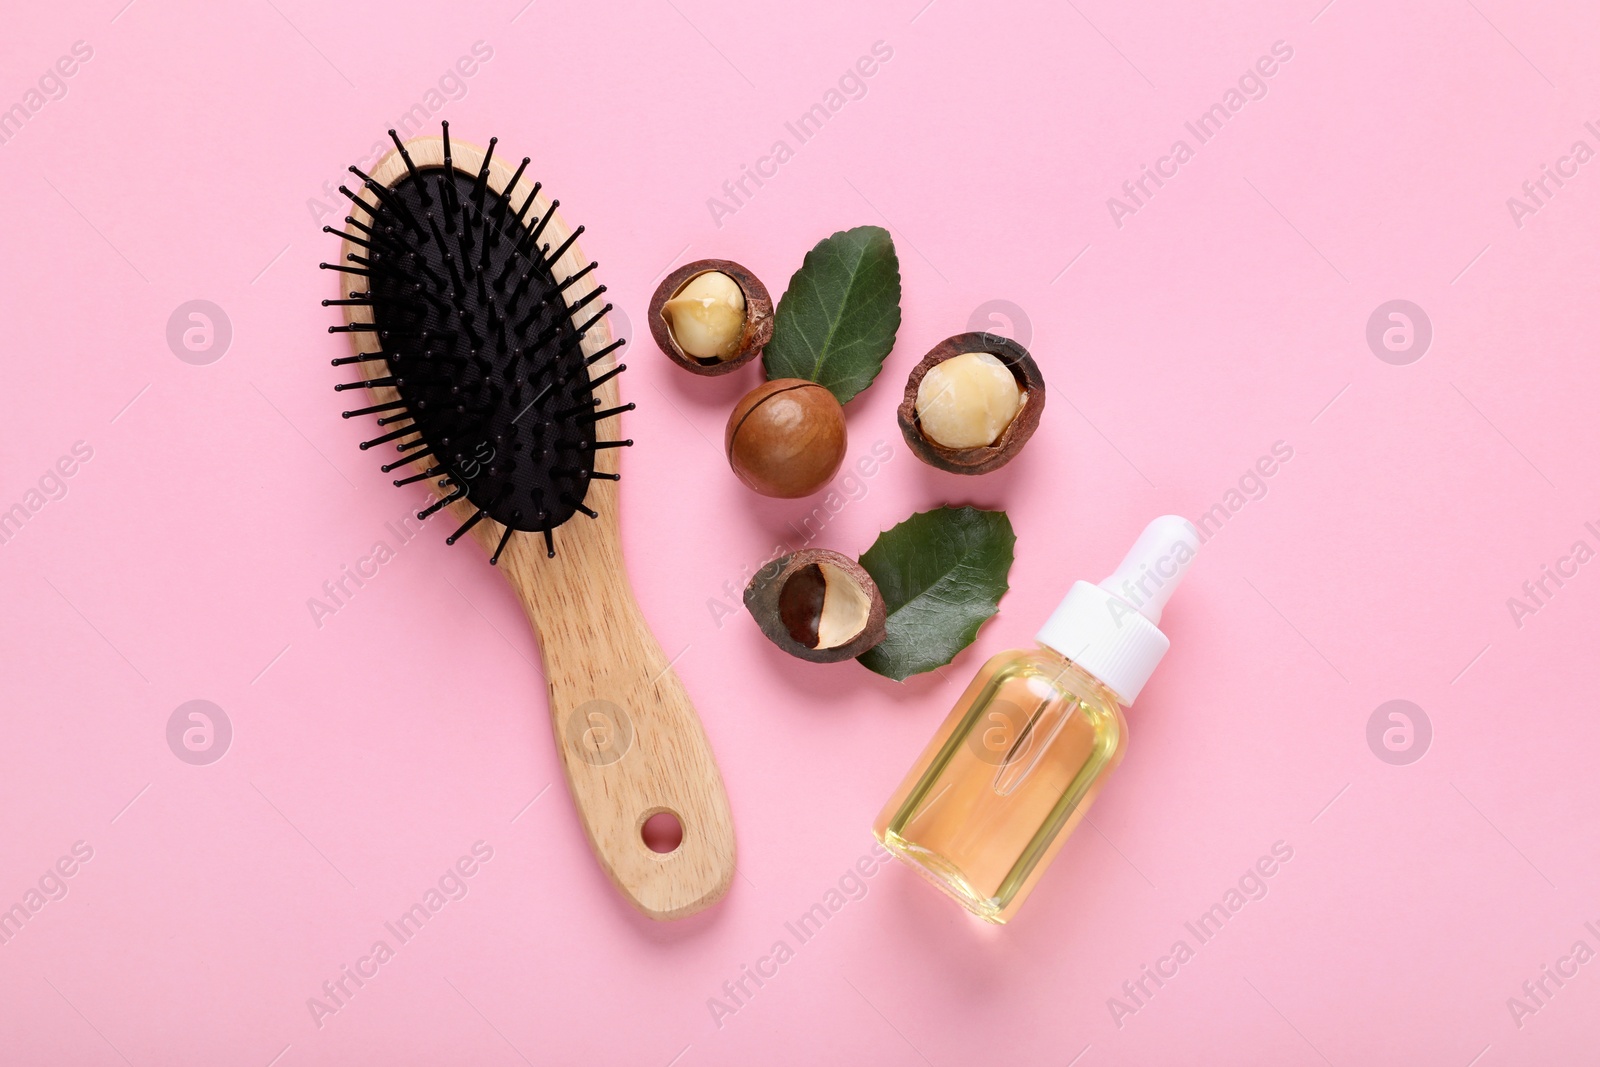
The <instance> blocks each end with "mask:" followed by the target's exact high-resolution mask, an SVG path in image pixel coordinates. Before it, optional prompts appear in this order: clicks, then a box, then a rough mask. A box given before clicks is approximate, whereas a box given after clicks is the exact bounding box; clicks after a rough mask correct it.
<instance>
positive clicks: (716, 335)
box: [661, 270, 744, 360]
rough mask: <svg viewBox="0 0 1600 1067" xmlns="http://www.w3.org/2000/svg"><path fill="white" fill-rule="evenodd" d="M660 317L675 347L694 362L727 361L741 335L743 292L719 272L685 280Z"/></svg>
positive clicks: (664, 307) (711, 272)
mask: <svg viewBox="0 0 1600 1067" xmlns="http://www.w3.org/2000/svg"><path fill="white" fill-rule="evenodd" d="M661 313H662V315H663V316H665V318H666V320H667V325H668V326H670V327H671V329H672V337H673V339H674V340H676V341H677V342H678V347H679V348H681V349H683V351H684V352H685V353H686V354H688V355H690V356H693V357H694V358H696V359H715V360H724V359H729V358H731V357H733V356H735V355H738V353H739V342H740V339H741V337H742V336H743V334H744V292H743V291H742V290H741V289H740V288H739V285H738V283H737V282H735V281H734V280H733V279H732V278H730V277H728V276H727V275H726V274H723V273H722V272H721V271H715V270H713V271H707V272H706V273H704V274H697V275H695V276H694V277H693V278H691V279H689V283H688V284H687V285H685V286H684V287H683V288H682V289H680V290H678V292H677V293H676V294H674V296H673V297H672V299H671V300H668V301H667V302H666V304H665V305H663V306H662V309H661Z"/></svg>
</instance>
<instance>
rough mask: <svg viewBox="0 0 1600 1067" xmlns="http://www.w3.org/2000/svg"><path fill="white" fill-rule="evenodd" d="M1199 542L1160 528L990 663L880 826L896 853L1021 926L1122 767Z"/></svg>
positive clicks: (985, 912) (1179, 523) (987, 911)
mask: <svg viewBox="0 0 1600 1067" xmlns="http://www.w3.org/2000/svg"><path fill="white" fill-rule="evenodd" d="M1199 547H1200V538H1199V535H1198V533H1197V531H1196V530H1195V528H1194V525H1193V524H1192V523H1190V522H1189V521H1188V520H1187V519H1184V518H1181V517H1179V516H1176V515H1164V516H1162V517H1161V518H1158V519H1156V520H1155V521H1154V522H1152V523H1151V524H1150V525H1149V526H1146V527H1145V529H1144V532H1143V533H1142V534H1140V535H1139V539H1138V540H1137V541H1136V542H1135V543H1134V546H1133V548H1132V549H1131V550H1130V551H1129V552H1128V555H1127V557H1126V558H1125V559H1124V560H1123V561H1122V564H1121V566H1119V567H1118V568H1117V569H1116V570H1115V571H1113V572H1112V574H1111V576H1110V577H1109V578H1107V579H1105V581H1103V582H1101V583H1099V584H1098V585H1094V584H1091V583H1089V582H1075V583H1074V584H1073V586H1072V589H1071V590H1070V591H1069V592H1068V593H1067V596H1066V599H1065V600H1063V601H1062V602H1061V605H1060V606H1059V607H1057V608H1056V610H1055V611H1054V612H1053V613H1052V614H1051V615H1050V618H1049V619H1048V620H1047V621H1046V622H1045V624H1044V626H1043V628H1042V629H1040V630H1039V633H1038V636H1037V640H1038V642H1039V643H1038V645H1037V646H1036V647H1034V648H1030V649H1021V650H1016V651H1011V652H1002V653H1000V654H999V655H997V656H995V657H993V658H992V659H990V660H989V661H988V662H987V663H985V664H984V665H983V667H982V669H981V670H979V671H978V674H977V677H975V678H973V680H972V684H970V685H969V686H967V689H966V692H965V693H963V694H962V695H961V699H960V700H958V701H957V702H956V705H955V707H954V708H952V709H951V711H950V714H949V716H948V717H946V719H945V721H944V725H943V726H942V727H941V728H940V729H939V732H938V733H937V734H935V735H934V738H933V740H932V741H930V742H929V743H928V746H927V748H925V749H924V750H923V752H922V755H921V757H920V758H919V759H918V760H917V762H916V764H915V766H913V767H912V768H911V771H910V773H908V774H907V775H906V778H905V780H904V781H903V782H902V783H901V784H900V788H899V789H897V790H896V791H895V794H894V796H893V797H891V798H890V800H889V803H888V804H887V805H886V806H885V807H884V809H883V812H882V813H881V814H880V815H879V816H878V819H877V822H876V823H875V824H874V825H873V833H875V834H876V835H877V837H878V839H879V840H880V841H882V842H883V844H884V845H885V847H887V848H888V849H889V850H890V851H891V852H893V853H894V854H895V855H897V856H899V857H900V858H901V859H903V860H905V861H906V862H907V863H909V864H911V865H912V866H913V867H915V868H916V869H917V870H918V871H919V872H921V873H922V874H923V875H924V876H926V877H927V878H928V879H930V880H931V881H932V882H933V883H934V884H935V885H937V886H938V887H939V888H940V889H943V890H944V891H945V892H946V893H948V894H949V895H950V896H952V897H954V898H955V899H956V900H957V901H958V902H960V904H961V905H962V906H963V907H965V908H966V909H967V910H968V911H971V912H972V913H973V914H975V915H977V916H978V917H980V918H982V919H986V920H988V921H989V922H994V923H1003V922H1006V921H1007V920H1008V919H1010V918H1011V916H1012V915H1014V914H1015V913H1016V911H1017V909H1018V908H1019V907H1021V906H1022V902H1023V900H1025V899H1026V898H1027V896H1028V894H1029V893H1030V892H1032V890H1033V887H1034V885H1035V883H1037V881H1038V880H1039V876H1040V875H1041V874H1043V873H1044V869H1045V868H1046V867H1047V866H1048V865H1049V863H1050V861H1051V860H1052V859H1054V858H1055V855H1056V853H1057V852H1058V851H1060V849H1061V845H1062V844H1063V843H1064V842H1065V841H1066V839H1067V835H1068V834H1070V833H1072V831H1073V830H1074V829H1075V828H1076V827H1077V825H1078V822H1079V820H1081V819H1082V818H1083V815H1084V813H1085V812H1086V811H1087V810H1088V808H1089V805H1090V804H1091V803H1092V802H1093V801H1094V798H1095V796H1096V794H1097V793H1099V791H1100V787H1101V786H1103V785H1104V784H1105V781H1106V778H1107V777H1108V776H1109V775H1110V774H1111V772H1112V770H1114V769H1115V768H1116V766H1117V764H1118V763H1120V762H1121V761H1122V755H1123V752H1124V751H1125V750H1126V748H1127V744H1128V724H1127V720H1126V719H1125V718H1124V717H1123V713H1122V709H1123V707H1124V706H1127V705H1131V704H1132V703H1133V701H1134V698H1136V697H1137V696H1138V695H1139V691H1140V690H1141V689H1143V688H1144V684H1145V682H1147V681H1148V680H1149V678H1150V675H1151V673H1152V672H1153V671H1154V670H1155V667H1156V664H1158V663H1159V662H1160V661H1161V657H1162V656H1163V655H1165V654H1166V651H1167V648H1168V646H1169V644H1170V642H1168V640H1167V636H1166V635H1165V634H1163V633H1162V632H1161V630H1160V629H1158V628H1157V624H1158V623H1159V622H1160V621H1161V610H1162V608H1163V607H1165V606H1166V603H1167V599H1168V598H1169V597H1170V596H1171V595H1172V592H1173V590H1174V589H1176V588H1177V586H1178V582H1179V581H1180V580H1181V579H1182V577H1183V574H1184V572H1185V571H1186V570H1188V568H1189V564H1190V563H1191V562H1192V561H1193V560H1194V557H1195V553H1196V551H1198V549H1199Z"/></svg>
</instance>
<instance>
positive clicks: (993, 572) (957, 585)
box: [860, 507, 1017, 682]
mask: <svg viewBox="0 0 1600 1067" xmlns="http://www.w3.org/2000/svg"><path fill="white" fill-rule="evenodd" d="M1016 543H1017V535H1016V534H1015V533H1013V532H1012V530H1011V520H1010V519H1008V518H1007V517H1006V513H1005V512H1003V511H980V510H978V509H977V508H949V507H945V508H939V509H937V510H934V511H924V512H922V513H920V514H917V515H913V516H911V517H910V518H909V519H907V520H906V521H905V522H902V523H901V524H900V525H898V526H896V527H895V528H894V529H892V530H888V531H885V532H884V533H881V534H879V535H878V539H877V540H876V541H875V542H873V545H872V547H871V548H869V549H867V551H866V554H865V555H863V556H862V557H861V565H862V566H863V567H865V568H866V570H867V573H868V574H870V575H872V580H873V581H874V582H876V583H877V584H878V591H879V592H880V593H882V594H883V602H884V606H885V607H886V608H887V609H888V618H887V619H886V621H885V626H884V628H885V630H886V631H887V632H886V634H885V636H884V639H883V642H882V643H881V644H879V645H878V646H877V647H875V648H871V649H868V650H867V651H866V652H864V653H862V654H861V657H860V659H861V664H862V666H864V667H866V668H867V669H868V670H871V671H876V672H877V673H879V674H881V675H883V676H884V677H886V678H893V679H894V680H895V681H897V682H902V681H905V679H907V678H909V677H910V676H911V675H913V674H921V673H922V672H923V671H931V670H933V669H934V668H935V667H942V666H944V665H945V664H946V663H949V662H950V661H951V660H952V659H954V658H955V656H956V653H958V652H960V651H961V650H962V649H963V648H966V647H967V646H968V645H970V644H972V640H973V638H975V637H977V635H978V627H980V626H982V625H983V623H984V621H985V620H987V619H988V618H990V617H991V616H992V615H994V613H995V611H996V610H997V609H998V608H999V606H1000V598H1001V597H1002V596H1004V595H1005V592H1006V590H1007V589H1009V588H1010V585H1009V584H1008V583H1007V581H1006V576H1007V575H1008V574H1010V572H1011V560H1012V548H1013V547H1014V546H1015V545H1016Z"/></svg>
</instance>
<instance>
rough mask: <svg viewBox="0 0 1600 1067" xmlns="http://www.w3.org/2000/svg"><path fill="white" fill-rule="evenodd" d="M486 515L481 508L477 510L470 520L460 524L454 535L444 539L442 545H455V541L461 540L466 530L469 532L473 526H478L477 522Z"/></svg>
mask: <svg viewBox="0 0 1600 1067" xmlns="http://www.w3.org/2000/svg"><path fill="white" fill-rule="evenodd" d="M488 514H489V513H488V512H487V511H484V510H483V509H482V508H479V509H478V510H477V511H474V512H473V513H472V518H470V519H468V520H467V521H466V522H464V523H462V524H461V527H460V529H458V530H456V532H455V533H453V534H451V535H450V536H449V537H446V538H445V539H444V543H445V544H447V545H453V544H455V543H456V542H457V541H459V540H461V535H462V534H464V533H466V532H467V531H468V530H470V529H472V528H473V527H474V526H476V525H478V522H479V520H481V519H483V518H484V517H485V516H486V515H488Z"/></svg>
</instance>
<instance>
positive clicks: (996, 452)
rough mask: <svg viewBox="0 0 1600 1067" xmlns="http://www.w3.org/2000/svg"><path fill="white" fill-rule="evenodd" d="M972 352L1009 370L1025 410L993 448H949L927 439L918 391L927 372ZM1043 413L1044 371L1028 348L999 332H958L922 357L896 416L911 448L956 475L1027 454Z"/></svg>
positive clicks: (997, 465) (979, 471) (993, 467)
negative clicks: (919, 419)
mask: <svg viewBox="0 0 1600 1067" xmlns="http://www.w3.org/2000/svg"><path fill="white" fill-rule="evenodd" d="M967 352H987V353H989V354H990V355H991V356H994V357H995V358H996V359H998V360H999V361H1000V362H1001V363H1004V364H1005V365H1006V367H1007V368H1009V369H1010V371H1011V373H1012V374H1013V375H1015V376H1016V379H1017V385H1018V387H1020V388H1021V390H1022V408H1021V410H1019V411H1018V412H1017V415H1016V418H1014V419H1012V420H1011V423H1010V424H1009V425H1008V426H1007V427H1006V428H1005V429H1004V430H1003V431H1002V432H1001V434H1000V436H999V438H998V439H996V440H995V442H994V444H991V445H984V446H982V447H979V448H946V447H944V446H943V445H941V444H938V443H936V442H934V441H932V440H929V439H928V438H927V437H926V436H924V435H923V433H922V428H921V426H920V425H918V422H917V390H918V389H919V388H920V387H921V386H922V379H923V378H924V377H925V376H926V375H927V373H928V371H930V370H932V369H933V368H934V367H936V366H938V365H939V364H941V363H943V362H944V361H945V360H947V359H954V358H955V357H956V356H959V355H963V354H965V353H967ZM1043 414H1044V375H1042V374H1040V373H1039V365H1038V364H1037V363H1035V362H1034V361H1033V357H1032V356H1030V355H1029V354H1028V350H1027V349H1026V348H1023V347H1022V346H1021V345H1019V344H1017V342H1015V341H1013V340H1011V339H1010V338H1009V337H1001V336H1000V335H999V334H993V333H958V334H956V335H955V336H954V337H947V338H945V339H944V340H943V341H940V342H939V343H938V344H936V345H934V346H933V350H932V351H930V352H929V353H928V354H927V355H926V356H923V357H922V362H921V363H918V364H917V365H916V366H915V367H914V368H912V371H911V376H910V377H909V378H907V379H906V393H905V398H904V399H902V400H901V401H900V408H899V411H898V412H897V418H898V421H899V423H900V433H901V434H903V435H904V436H905V439H906V445H907V446H908V447H910V449H911V451H912V452H913V453H915V454H916V457H917V458H918V459H920V460H922V462H924V463H926V464H928V465H929V466H930V467H937V468H938V469H939V470H942V471H949V472H950V473H952V474H988V473H989V472H990V471H992V470H999V469H1000V468H1001V467H1004V466H1005V465H1006V464H1007V463H1010V462H1011V460H1012V459H1013V458H1014V457H1015V456H1016V454H1017V453H1018V452H1021V451H1022V446H1023V445H1025V444H1027V443H1028V438H1030V437H1032V436H1033V431H1034V430H1036V429H1038V428H1039V417H1040V416H1041V415H1043Z"/></svg>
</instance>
